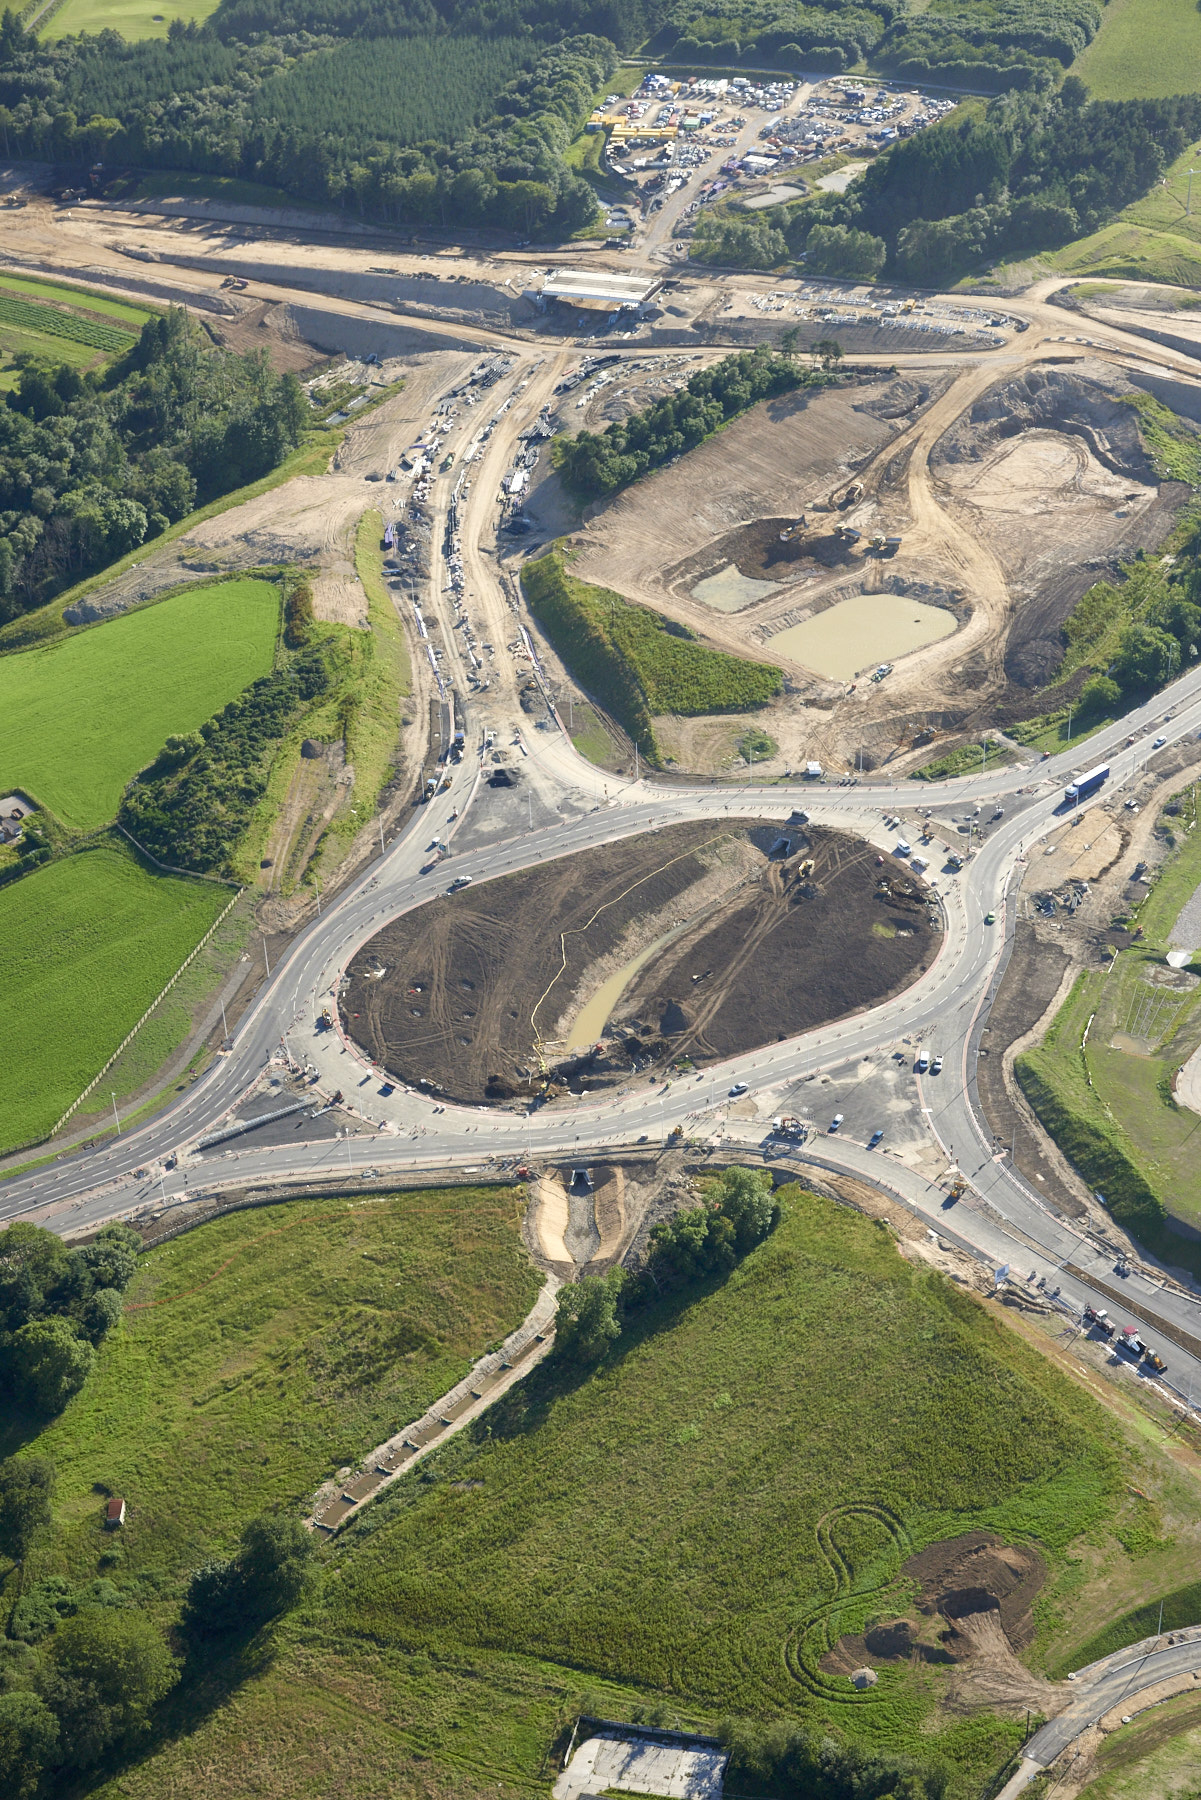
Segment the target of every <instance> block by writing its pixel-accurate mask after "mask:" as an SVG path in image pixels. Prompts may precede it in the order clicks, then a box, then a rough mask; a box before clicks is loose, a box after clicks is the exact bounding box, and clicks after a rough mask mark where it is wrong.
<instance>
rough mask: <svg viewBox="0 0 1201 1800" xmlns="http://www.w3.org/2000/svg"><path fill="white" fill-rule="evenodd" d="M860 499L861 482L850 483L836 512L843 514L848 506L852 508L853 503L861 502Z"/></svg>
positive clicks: (861, 492) (861, 495)
mask: <svg viewBox="0 0 1201 1800" xmlns="http://www.w3.org/2000/svg"><path fill="white" fill-rule="evenodd" d="M862 498H863V483H862V482H861V481H852V483H851V485H850V487H849V488H848V489H847V491H846V493H845V494H844V495H843V496H842V498H841V500H840V501H839V502H838V510H839V511H840V512H845V511H846V509H847V507H848V506H854V504H855V502H856V501H857V500H862Z"/></svg>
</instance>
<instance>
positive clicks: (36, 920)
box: [0, 839, 232, 1152]
mask: <svg viewBox="0 0 1201 1800" xmlns="http://www.w3.org/2000/svg"><path fill="white" fill-rule="evenodd" d="M231 897H232V896H231V890H230V889H229V888H227V887H224V886H221V885H218V884H217V883H215V882H202V881H186V880H182V879H177V878H175V877H173V876H164V875H157V874H152V873H151V872H150V871H149V869H148V868H146V867H145V866H144V865H143V864H142V862H141V861H140V860H139V859H138V858H137V857H136V856H135V855H134V854H133V852H132V851H131V850H129V849H128V848H122V847H121V845H120V844H119V843H118V842H116V841H115V840H111V839H105V840H102V841H101V842H99V843H97V844H95V845H94V846H92V847H91V848H89V849H86V850H82V851H79V852H77V853H76V854H75V855H73V856H68V857H63V858H62V859H60V860H59V861H57V862H52V863H48V864H47V865H46V866H45V867H44V868H40V869H35V870H34V871H33V872H32V874H29V875H26V876H24V877H23V878H22V879H21V880H20V881H16V882H13V883H11V884H10V885H9V886H8V887H6V888H4V889H0V984H2V986H3V991H4V993H5V995H6V997H7V1009H8V1023H9V1031H8V1044H7V1049H6V1052H5V1055H4V1057H3V1059H2V1062H0V1152H7V1151H9V1150H14V1149H16V1148H17V1147H18V1146H19V1145H21V1144H27V1143H32V1142H36V1141H37V1140H38V1139H39V1138H41V1137H42V1136H44V1134H45V1133H46V1132H47V1131H49V1130H50V1128H51V1126H52V1125H53V1124H54V1123H55V1121H56V1120H57V1119H58V1118H59V1117H60V1116H61V1115H62V1114H63V1113H64V1112H65V1111H66V1109H67V1107H68V1106H70V1105H71V1103H72V1101H73V1100H75V1099H77V1098H78V1096H79V1094H80V1093H81V1091H82V1090H83V1089H84V1088H85V1087H86V1086H87V1084H88V1082H89V1081H91V1079H92V1078H93V1076H94V1075H95V1074H96V1072H97V1070H98V1069H100V1068H101V1067H103V1065H104V1063H105V1061H106V1060H107V1059H108V1057H110V1056H111V1055H112V1053H113V1051H114V1050H115V1049H116V1048H117V1045H118V1044H119V1043H120V1042H121V1039H122V1038H123V1037H124V1036H125V1034H126V1032H128V1031H129V1030H131V1029H132V1027H133V1026H134V1025H135V1024H136V1023H137V1021H138V1019H139V1018H140V1017H141V1015H142V1013H143V1012H144V1011H145V1010H146V1008H147V1007H148V1006H149V1005H150V1003H151V1001H152V1000H153V999H154V997H155V995H156V994H157V993H158V992H159V990H160V988H161V987H162V986H163V984H164V983H165V982H166V981H168V980H169V979H170V977H171V976H172V975H173V974H174V973H175V971H176V969H177V968H178V967H179V965H180V963H182V962H183V960H184V958H185V956H187V954H188V952H189V951H190V950H191V949H192V948H193V946H194V945H195V944H196V942H197V941H198V940H199V939H200V938H201V937H203V935H204V933H205V932H206V931H207V930H208V928H209V926H210V925H211V924H212V923H213V920H214V919H215V918H216V917H217V915H218V914H219V913H220V912H221V910H222V908H223V907H225V906H227V905H228V904H229V901H230V899H231Z"/></svg>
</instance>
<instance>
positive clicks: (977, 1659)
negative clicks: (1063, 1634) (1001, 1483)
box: [822, 1531, 1062, 1712]
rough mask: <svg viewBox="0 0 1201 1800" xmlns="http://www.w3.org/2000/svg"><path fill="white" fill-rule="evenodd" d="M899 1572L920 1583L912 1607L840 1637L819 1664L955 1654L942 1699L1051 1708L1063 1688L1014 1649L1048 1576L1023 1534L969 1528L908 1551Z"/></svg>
mask: <svg viewBox="0 0 1201 1800" xmlns="http://www.w3.org/2000/svg"><path fill="white" fill-rule="evenodd" d="M902 1574H904V1575H907V1576H909V1578H910V1579H911V1580H912V1581H915V1582H917V1583H918V1588H919V1591H918V1594H917V1597H916V1601H915V1604H914V1609H913V1611H914V1615H915V1616H910V1617H907V1618H896V1619H887V1620H881V1621H880V1622H879V1623H877V1624H875V1625H872V1626H869V1628H868V1630H867V1631H866V1632H865V1633H864V1634H863V1635H862V1636H859V1637H842V1638H840V1639H839V1640H838V1643H837V1644H836V1645H835V1646H834V1648H833V1650H831V1651H830V1652H829V1653H828V1655H827V1656H825V1657H824V1658H823V1659H822V1667H823V1669H825V1670H826V1672H827V1673H828V1674H833V1675H848V1676H849V1675H850V1674H851V1673H852V1672H853V1671H854V1670H856V1669H858V1668H861V1667H863V1666H865V1665H866V1666H868V1667H870V1666H871V1665H872V1664H873V1663H898V1662H909V1663H922V1662H925V1663H943V1664H948V1663H951V1664H955V1665H956V1671H955V1678H954V1681H953V1683H952V1685H951V1688H950V1689H949V1691H948V1694H947V1703H948V1704H949V1705H950V1706H952V1707H953V1708H955V1709H956V1710H960V1711H975V1710H977V1709H981V1708H983V1709H989V1708H995V1709H999V1710H1017V1711H1019V1712H1020V1711H1021V1710H1022V1709H1023V1708H1025V1707H1027V1706H1038V1707H1041V1709H1042V1710H1043V1711H1045V1712H1055V1711H1057V1710H1058V1708H1059V1706H1060V1705H1061V1704H1062V1696H1061V1695H1060V1694H1059V1692H1058V1690H1057V1689H1054V1688H1053V1687H1052V1686H1051V1684H1050V1683H1048V1682H1045V1681H1042V1680H1040V1679H1039V1677H1038V1676H1036V1675H1032V1674H1031V1673H1030V1671H1029V1669H1027V1668H1026V1667H1025V1666H1024V1664H1022V1663H1021V1662H1020V1661H1019V1660H1018V1657H1017V1654H1016V1653H1017V1651H1019V1650H1021V1649H1024V1648H1025V1646H1026V1645H1027V1644H1028V1643H1029V1642H1030V1640H1031V1639H1032V1637H1033V1636H1034V1619H1033V1615H1032V1612H1031V1608H1032V1606H1033V1603H1034V1599H1035V1596H1036V1595H1037V1594H1038V1591H1039V1589H1040V1588H1041V1587H1042V1585H1043V1583H1044V1581H1045V1580H1046V1578H1047V1570H1046V1565H1045V1564H1044V1562H1043V1559H1042V1557H1041V1556H1040V1555H1039V1553H1038V1551H1037V1550H1035V1549H1033V1548H1032V1547H1031V1546H1030V1545H1028V1544H1006V1543H1005V1542H1004V1541H1003V1539H1001V1538H999V1537H997V1536H996V1535H995V1533H993V1532H991V1531H969V1532H967V1533H965V1535H964V1536H963V1537H959V1538H950V1539H944V1540H943V1542H941V1543H938V1544H931V1546H930V1548H929V1549H928V1550H922V1551H920V1552H919V1553H918V1554H917V1555H916V1556H911V1557H910V1558H909V1559H908V1561H907V1562H906V1563H905V1564H904V1565H903V1568H902Z"/></svg>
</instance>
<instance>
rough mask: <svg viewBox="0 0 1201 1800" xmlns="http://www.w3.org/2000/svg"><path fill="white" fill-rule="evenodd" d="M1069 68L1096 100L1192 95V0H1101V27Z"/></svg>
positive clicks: (1195, 53)
mask: <svg viewBox="0 0 1201 1800" xmlns="http://www.w3.org/2000/svg"><path fill="white" fill-rule="evenodd" d="M1071 72H1072V74H1073V75H1078V76H1079V77H1080V79H1081V81H1083V82H1085V83H1086V84H1087V85H1088V87H1089V89H1090V91H1091V92H1092V94H1093V95H1094V96H1095V98H1096V99H1098V100H1145V99H1157V98H1159V97H1160V96H1162V95H1164V94H1191V93H1195V92H1196V91H1197V88H1198V86H1199V85H1201V13H1199V12H1198V10H1197V6H1196V0H1107V4H1106V6H1105V8H1104V10H1103V12H1102V14H1101V29H1100V31H1099V32H1098V33H1097V35H1096V37H1095V38H1094V39H1093V41H1092V43H1091V44H1089V46H1088V48H1087V49H1086V50H1084V51H1083V52H1082V54H1081V55H1080V56H1078V57H1077V58H1076V60H1075V62H1074V63H1073V64H1072V71H1071Z"/></svg>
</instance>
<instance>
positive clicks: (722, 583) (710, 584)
mask: <svg viewBox="0 0 1201 1800" xmlns="http://www.w3.org/2000/svg"><path fill="white" fill-rule="evenodd" d="M775 591H776V583H775V582H774V581H755V580H754V579H753V578H752V577H751V576H749V575H742V574H740V573H739V571H738V569H737V568H736V566H735V565H734V564H733V563H727V564H726V566H725V568H724V569H719V570H718V571H717V574H716V575H708V576H706V578H705V580H704V581H698V582H697V584H696V586H695V587H694V588H693V590H692V598H693V599H694V600H700V601H703V602H704V604H705V605H706V606H712V607H714V608H715V609H716V610H717V611H718V612H726V613H728V612H741V611H742V608H743V607H744V606H749V605H750V603H751V601H752V600H766V599H767V597H768V595H769V594H774V593H775Z"/></svg>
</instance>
